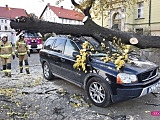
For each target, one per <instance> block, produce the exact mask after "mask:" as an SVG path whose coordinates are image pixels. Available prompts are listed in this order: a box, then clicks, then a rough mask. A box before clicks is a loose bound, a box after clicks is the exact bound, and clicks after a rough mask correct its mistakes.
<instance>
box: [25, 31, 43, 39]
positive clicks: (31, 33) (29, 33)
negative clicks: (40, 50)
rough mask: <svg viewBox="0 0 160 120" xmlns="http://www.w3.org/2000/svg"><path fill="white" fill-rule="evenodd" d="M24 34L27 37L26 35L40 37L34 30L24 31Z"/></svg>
mask: <svg viewBox="0 0 160 120" xmlns="http://www.w3.org/2000/svg"><path fill="white" fill-rule="evenodd" d="M24 36H25V37H26V38H27V37H41V36H40V35H39V34H38V33H36V32H26V33H25V34H24Z"/></svg>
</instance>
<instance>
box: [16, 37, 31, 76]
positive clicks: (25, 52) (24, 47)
mask: <svg viewBox="0 0 160 120" xmlns="http://www.w3.org/2000/svg"><path fill="white" fill-rule="evenodd" d="M15 54H16V57H18V58H19V69H20V73H23V62H24V63H25V70H26V73H27V74H30V72H29V64H28V57H30V51H29V49H28V44H27V42H26V41H25V39H24V34H21V35H20V36H19V40H17V42H16V44H15Z"/></svg>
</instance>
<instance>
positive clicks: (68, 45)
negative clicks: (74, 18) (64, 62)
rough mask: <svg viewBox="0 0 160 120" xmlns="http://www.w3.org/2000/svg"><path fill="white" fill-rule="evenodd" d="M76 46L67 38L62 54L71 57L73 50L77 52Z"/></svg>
mask: <svg viewBox="0 0 160 120" xmlns="http://www.w3.org/2000/svg"><path fill="white" fill-rule="evenodd" d="M78 51H79V50H78V47H77V46H76V45H75V43H74V42H73V41H71V40H69V39H68V40H67V42H66V46H65V50H64V54H65V55H67V56H69V57H72V53H73V52H78Z"/></svg>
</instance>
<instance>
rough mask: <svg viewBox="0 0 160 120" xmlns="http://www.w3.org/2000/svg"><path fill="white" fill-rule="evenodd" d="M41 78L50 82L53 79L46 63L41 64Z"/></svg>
mask: <svg viewBox="0 0 160 120" xmlns="http://www.w3.org/2000/svg"><path fill="white" fill-rule="evenodd" d="M43 76H44V77H45V78H46V79H47V80H52V79H53V78H54V76H53V74H52V72H51V70H50V68H49V65H48V64H47V62H45V63H44V64H43Z"/></svg>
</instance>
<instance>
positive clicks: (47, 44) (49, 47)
mask: <svg viewBox="0 0 160 120" xmlns="http://www.w3.org/2000/svg"><path fill="white" fill-rule="evenodd" d="M54 42H55V40H54V39H49V40H48V41H47V42H46V43H45V45H44V49H47V50H51V47H52V45H53V43H54Z"/></svg>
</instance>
